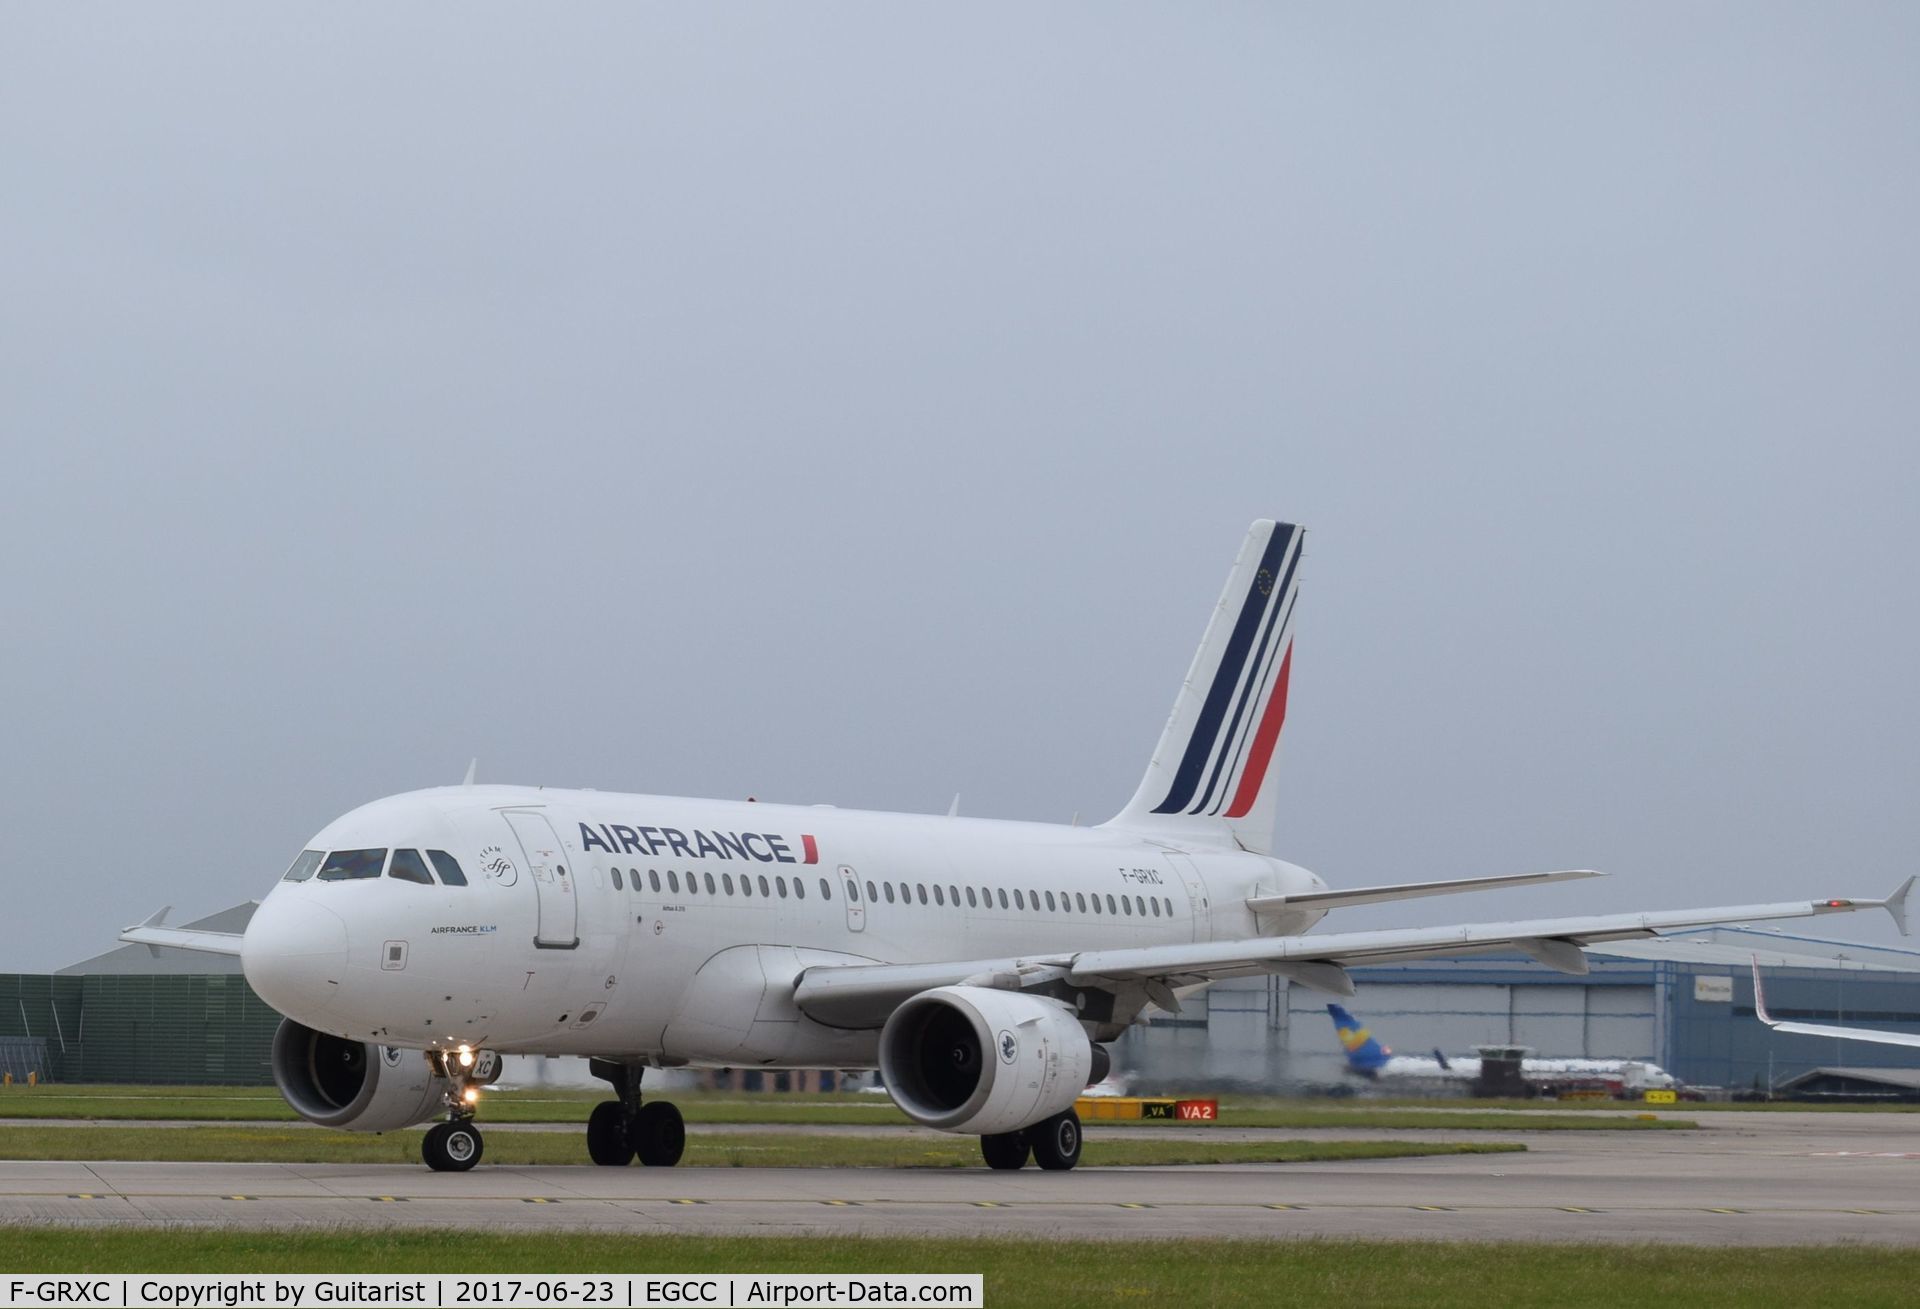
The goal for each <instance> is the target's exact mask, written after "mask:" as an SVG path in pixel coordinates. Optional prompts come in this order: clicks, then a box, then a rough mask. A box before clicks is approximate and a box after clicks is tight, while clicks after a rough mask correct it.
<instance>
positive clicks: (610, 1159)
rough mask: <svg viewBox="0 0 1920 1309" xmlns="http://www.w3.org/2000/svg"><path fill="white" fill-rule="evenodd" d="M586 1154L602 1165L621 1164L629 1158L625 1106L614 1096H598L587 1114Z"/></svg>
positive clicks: (630, 1145) (608, 1166) (631, 1143)
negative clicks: (606, 1097)
mask: <svg viewBox="0 0 1920 1309" xmlns="http://www.w3.org/2000/svg"><path fill="white" fill-rule="evenodd" d="M587 1154H588V1155H589V1156H590V1157H591V1158H592V1159H593V1161H594V1162H595V1163H597V1164H599V1165H601V1166H602V1167H605V1168H625V1167H626V1166H627V1165H628V1164H630V1163H632V1162H633V1142H631V1141H629V1140H628V1139H627V1110H626V1106H625V1105H623V1104H621V1103H620V1102H619V1101H618V1100H602V1101H601V1102H600V1103H599V1104H597V1105H595V1106H594V1107H593V1112H592V1113H591V1114H589V1115H588V1116H587Z"/></svg>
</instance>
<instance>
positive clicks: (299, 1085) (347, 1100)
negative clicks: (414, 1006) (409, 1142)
mask: <svg viewBox="0 0 1920 1309" xmlns="http://www.w3.org/2000/svg"><path fill="white" fill-rule="evenodd" d="M273 1080H274V1082H275V1084H276V1085H278V1086H279V1088H280V1094H281V1095H283V1096H285V1097H286V1100H287V1103H288V1104H290V1105H292V1106H293V1109H294V1112H295V1113H297V1114H299V1115H300V1116H301V1117H302V1118H304V1119H306V1120H307V1121H308V1122H310V1123H318V1124H319V1125H320V1126H322V1127H340V1128H345V1129H346V1130H347V1131H350V1132H391V1131H394V1130H395V1129H396V1128H401V1127H411V1126H412V1125H413V1124H415V1123H420V1122H425V1121H426V1120H427V1119H429V1118H431V1117H433V1116H434V1115H435V1114H437V1113H438V1112H440V1110H441V1109H442V1108H444V1107H445V1105H446V1094H447V1091H448V1089H449V1087H450V1085H451V1083H449V1082H448V1081H447V1079H446V1078H444V1077H440V1076H437V1075H436V1074H435V1073H434V1071H433V1066H432V1065H431V1064H429V1063H428V1062H427V1057H426V1055H425V1054H423V1053H422V1052H421V1051H419V1050H402V1049H400V1048H399V1047H397V1046H391V1045H368V1044H367V1043H366V1042H364V1041H349V1040H347V1039H345V1038H344V1037H339V1036H329V1035H327V1033H325V1032H316V1031H314V1030H313V1029H312V1028H311V1027H305V1026H302V1025H301V1024H299V1023H296V1022H294V1021H293V1019H291V1018H283V1019H281V1020H280V1030H279V1031H277V1032H275V1033H274V1034H273Z"/></svg>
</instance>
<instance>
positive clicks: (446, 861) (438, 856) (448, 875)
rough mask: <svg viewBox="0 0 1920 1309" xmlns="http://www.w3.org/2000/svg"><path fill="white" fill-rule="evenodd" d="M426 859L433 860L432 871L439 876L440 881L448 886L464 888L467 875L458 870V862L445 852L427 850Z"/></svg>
mask: <svg viewBox="0 0 1920 1309" xmlns="http://www.w3.org/2000/svg"><path fill="white" fill-rule="evenodd" d="M427 858H429V859H431V860H433V867H434V871H436V872H438V873H439V874H440V880H441V881H443V882H445V883H446V884H447V885H448V886H465V885H466V884H467V875H466V874H465V873H464V872H462V871H461V870H460V862H459V860H457V859H455V858H454V857H453V856H452V855H450V854H448V853H447V852H446V851H445V850H429V851H427Z"/></svg>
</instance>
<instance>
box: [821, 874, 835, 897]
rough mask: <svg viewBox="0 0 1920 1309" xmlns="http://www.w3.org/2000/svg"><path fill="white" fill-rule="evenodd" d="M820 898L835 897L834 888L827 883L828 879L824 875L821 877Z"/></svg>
mask: <svg viewBox="0 0 1920 1309" xmlns="http://www.w3.org/2000/svg"><path fill="white" fill-rule="evenodd" d="M820 898H821V899H822V900H831V899H833V888H832V887H831V886H828V885H827V879H826V878H824V877H823V878H821V879H820Z"/></svg>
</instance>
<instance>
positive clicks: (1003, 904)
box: [1000, 886, 1007, 909]
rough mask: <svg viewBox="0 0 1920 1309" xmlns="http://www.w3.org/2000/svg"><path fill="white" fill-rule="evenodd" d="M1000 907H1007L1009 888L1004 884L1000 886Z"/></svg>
mask: <svg viewBox="0 0 1920 1309" xmlns="http://www.w3.org/2000/svg"><path fill="white" fill-rule="evenodd" d="M1000 907H1001V908H1002V909H1005V908H1006V907H1007V889H1006V888H1005V887H1004V886H1003V887H1001V888H1000Z"/></svg>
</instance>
